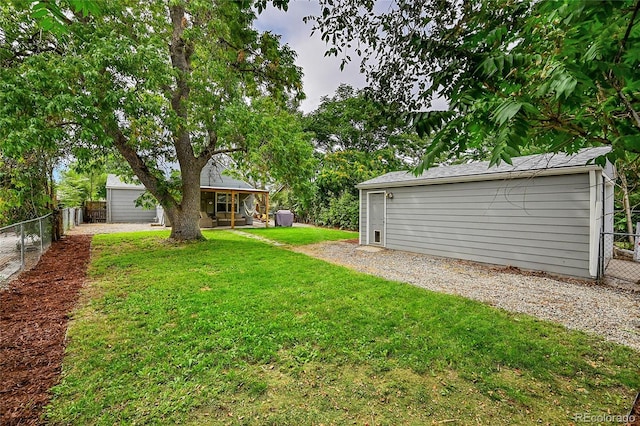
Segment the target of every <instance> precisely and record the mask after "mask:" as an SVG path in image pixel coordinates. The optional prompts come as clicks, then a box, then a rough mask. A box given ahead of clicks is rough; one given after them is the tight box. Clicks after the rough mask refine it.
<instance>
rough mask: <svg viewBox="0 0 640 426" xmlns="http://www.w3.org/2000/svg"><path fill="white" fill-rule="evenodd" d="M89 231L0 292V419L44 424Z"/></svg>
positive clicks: (51, 250)
mask: <svg viewBox="0 0 640 426" xmlns="http://www.w3.org/2000/svg"><path fill="white" fill-rule="evenodd" d="M90 246H91V236H90V235H75V236H68V237H65V238H63V239H62V240H61V241H58V242H55V243H53V244H52V245H51V247H50V248H49V250H48V251H47V252H46V253H45V254H44V255H43V256H42V258H41V259H40V262H38V264H37V265H36V267H35V268H33V269H32V270H30V271H26V272H24V273H22V274H21V275H20V276H19V277H18V278H17V279H15V280H14V281H13V282H12V283H11V285H10V287H9V288H8V289H6V290H4V291H1V292H0V330H1V333H0V377H1V378H2V379H1V380H0V424H2V425H39V424H42V420H41V415H42V410H43V407H44V406H45V405H46V404H47V403H48V401H49V398H50V396H51V395H50V393H49V390H50V389H51V387H52V386H54V385H55V384H57V383H58V380H59V378H60V371H61V365H62V357H63V355H64V346H65V335H66V332H67V322H68V320H69V313H70V312H71V310H72V309H73V308H74V306H75V304H76V302H77V300H78V296H79V290H80V288H81V287H82V285H83V283H84V281H85V277H86V271H87V264H88V262H89V250H90Z"/></svg>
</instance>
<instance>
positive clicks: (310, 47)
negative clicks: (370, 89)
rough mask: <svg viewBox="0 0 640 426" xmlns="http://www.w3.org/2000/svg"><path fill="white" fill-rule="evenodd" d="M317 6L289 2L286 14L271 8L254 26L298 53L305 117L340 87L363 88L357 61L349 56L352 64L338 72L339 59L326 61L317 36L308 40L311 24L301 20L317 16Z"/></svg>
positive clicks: (308, 2)
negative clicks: (276, 37) (277, 38)
mask: <svg viewBox="0 0 640 426" xmlns="http://www.w3.org/2000/svg"><path fill="white" fill-rule="evenodd" d="M319 12H320V5H319V4H318V2H317V1H313V0H292V1H290V2H289V9H288V11H287V12H284V11H281V10H279V9H276V8H274V7H272V6H270V7H269V8H268V9H267V10H266V11H263V12H262V14H260V15H259V16H258V19H257V20H256V21H255V23H254V26H255V28H256V29H257V30H259V31H267V30H268V31H271V32H273V33H274V34H278V35H281V36H282V39H281V42H282V43H286V44H288V45H289V46H290V47H291V48H292V49H293V50H295V51H296V52H297V53H298V58H297V61H296V63H297V65H298V66H301V67H302V69H303V73H304V76H303V79H302V81H303V87H304V92H305V94H306V95H307V98H306V99H305V100H304V101H302V103H301V109H302V111H303V112H305V113H309V112H311V111H313V110H315V109H316V108H317V107H318V105H319V104H320V98H321V97H322V96H332V95H333V94H334V93H335V91H336V88H337V87H338V86H339V85H340V84H341V83H346V84H349V85H351V86H353V87H355V88H362V87H365V85H366V78H365V76H364V75H362V74H360V61H359V59H358V58H357V56H352V58H353V59H354V62H351V63H349V64H347V65H346V66H345V67H344V70H343V71H340V61H341V59H340V58H339V57H338V58H336V57H335V56H331V57H325V56H324V52H326V51H327V49H328V48H329V46H327V45H326V44H325V42H323V41H322V40H321V39H320V34H319V33H316V34H314V35H313V36H311V28H312V23H308V24H305V23H304V22H302V18H304V17H305V16H309V15H317V14H319Z"/></svg>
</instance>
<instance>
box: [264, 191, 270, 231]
mask: <svg viewBox="0 0 640 426" xmlns="http://www.w3.org/2000/svg"><path fill="white" fill-rule="evenodd" d="M264 196H265V200H266V201H265V203H264V204H265V212H264V213H265V216H266V217H267V221H266V222H265V223H264V227H265V228H268V227H269V193H268V192H266V193H265V194H264Z"/></svg>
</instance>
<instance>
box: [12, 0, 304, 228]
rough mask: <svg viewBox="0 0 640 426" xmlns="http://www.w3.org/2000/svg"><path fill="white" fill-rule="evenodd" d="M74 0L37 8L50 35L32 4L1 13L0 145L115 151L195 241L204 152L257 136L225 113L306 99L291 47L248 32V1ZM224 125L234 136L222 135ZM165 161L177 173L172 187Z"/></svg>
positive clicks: (235, 148)
mask: <svg viewBox="0 0 640 426" xmlns="http://www.w3.org/2000/svg"><path fill="white" fill-rule="evenodd" d="M76 3H77V2H75V3H74V2H70V3H66V2H60V3H57V2H55V4H56V5H57V9H56V8H54V9H52V8H50V7H47V8H44V9H42V10H43V12H42V15H43V16H44V15H46V14H51V13H52V14H53V16H57V17H58V18H60V15H56V10H59V11H61V14H62V16H63V17H64V19H62V21H63V23H64V28H65V29H64V31H61V32H58V33H56V32H53V33H52V32H47V31H43V28H42V27H41V26H38V17H41V15H39V14H38V12H37V11H36V10H34V7H35V6H33V7H32V6H30V4H31V3H30V2H17V1H16V2H15V4H7V5H4V6H2V9H0V10H1V11H2V17H1V18H0V19H2V28H3V29H6V30H4V33H3V36H4V37H3V40H2V46H1V47H0V60H1V61H2V62H3V67H2V71H0V72H2V87H1V88H0V100H1V101H2V105H1V106H0V109H1V110H0V111H1V112H0V113H1V117H2V118H1V119H2V126H1V130H0V140H2V143H3V151H5V149H6V150H7V151H6V152H11V153H14V154H19V153H20V152H25V151H27V150H30V149H32V148H33V147H36V146H47V147H51V148H52V149H60V148H63V151H65V152H69V153H73V155H74V156H75V157H76V158H78V159H79V160H80V161H86V160H88V159H90V158H92V156H94V155H95V153H96V152H100V151H105V150H115V151H117V153H118V154H119V155H120V156H121V158H123V159H124V160H126V163H127V164H128V165H129V167H130V168H131V170H132V171H133V173H134V174H135V175H136V176H137V178H138V179H139V180H140V182H142V183H143V184H144V185H145V187H146V188H147V189H148V190H149V191H150V192H151V193H152V194H153V196H154V197H155V198H156V199H157V200H158V201H159V202H160V203H161V204H162V205H163V207H164V209H165V212H166V213H167V214H168V216H169V218H170V220H171V223H172V233H171V238H174V239H178V240H189V239H197V238H201V234H200V230H199V229H198V226H197V225H198V210H199V199H200V188H199V175H200V171H201V170H202V168H203V167H204V165H205V164H206V163H207V161H208V160H209V159H210V158H212V157H213V156H216V155H223V154H231V153H240V152H252V151H254V150H257V149H259V148H260V147H261V146H262V145H261V144H262V143H263V142H264V141H265V140H266V139H265V138H262V139H256V138H249V137H244V136H243V134H242V124H243V123H230V122H229V121H228V120H229V117H230V116H231V115H232V114H231V113H230V111H232V110H235V109H238V108H250V105H251V103H252V99H255V98H256V97H262V96H266V95H268V96H270V97H271V99H272V101H273V102H274V104H275V105H276V106H277V108H281V109H284V110H286V109H288V108H291V107H293V106H295V104H296V102H297V101H298V100H299V99H301V98H302V96H303V94H302V90H301V89H302V87H301V82H300V77H301V71H300V69H299V68H298V67H297V66H295V65H294V58H295V53H294V52H293V51H292V50H291V49H289V48H288V47H287V46H283V45H281V44H280V42H279V37H278V36H276V35H274V34H272V33H269V32H265V33H258V32H257V31H255V30H253V29H252V27H251V23H252V21H253V19H254V18H255V12H254V10H253V9H252V6H253V4H252V2H246V1H223V2H213V1H171V2H164V1H159V0H158V1H153V2H147V3H145V4H140V3H139V2H135V1H103V2H100V3H99V6H100V8H99V13H93V14H92V13H89V14H85V13H83V11H82V10H81V11H77V10H76V9H75V7H74V6H75V5H76ZM263 3H266V2H259V4H260V5H261V6H262V7H264V4H263ZM280 3H281V2H278V1H276V2H274V4H276V5H281V4H280ZM34 4H35V5H36V6H37V5H39V4H42V2H36V3H34ZM52 10H53V12H51V11H52ZM96 10H97V9H96ZM86 12H91V10H87V11H86ZM47 16H49V15H47ZM233 124H235V125H236V126H237V127H238V131H237V132H236V133H235V137H225V135H229V134H230V133H231V132H229V131H228V129H229V126H231V125H233ZM282 143H286V141H282ZM65 148H68V150H67V149H65ZM277 152H282V150H279V151H277ZM289 160H290V163H291V161H297V159H296V160H291V159H289ZM170 164H178V165H179V169H180V181H179V191H178V192H177V193H176V192H175V191H172V182H171V179H169V178H167V176H168V174H169V173H168V170H167V169H168V167H169V166H168V165H170ZM276 164H277V162H276ZM279 164H282V162H280V163H279Z"/></svg>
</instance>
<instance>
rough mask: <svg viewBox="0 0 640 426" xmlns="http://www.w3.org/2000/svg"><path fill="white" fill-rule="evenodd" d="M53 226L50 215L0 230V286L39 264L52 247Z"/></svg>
mask: <svg viewBox="0 0 640 426" xmlns="http://www.w3.org/2000/svg"><path fill="white" fill-rule="evenodd" d="M52 226H53V216H52V215H51V214H48V215H46V216H42V217H39V218H37V219H33V220H27V221H24V222H19V223H16V224H13V225H9V226H5V227H4V228H0V284H3V283H5V282H6V281H8V280H9V278H11V277H12V276H13V275H15V274H16V273H18V272H20V271H22V270H23V269H28V268H31V267H33V266H34V265H35V264H36V263H38V260H40V256H42V253H44V252H45V251H46V250H47V249H48V248H49V246H50V245H51V236H52Z"/></svg>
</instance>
